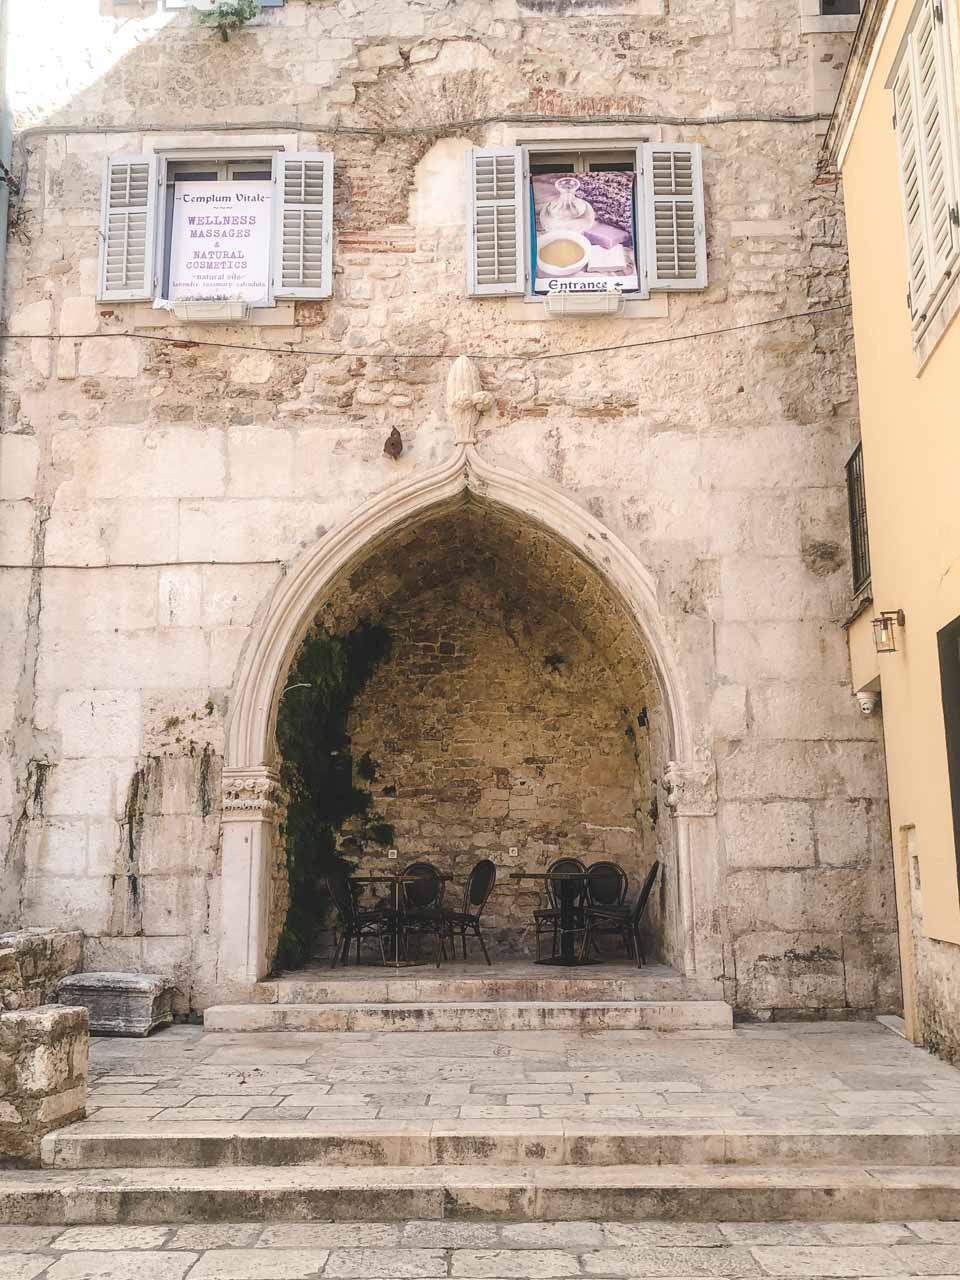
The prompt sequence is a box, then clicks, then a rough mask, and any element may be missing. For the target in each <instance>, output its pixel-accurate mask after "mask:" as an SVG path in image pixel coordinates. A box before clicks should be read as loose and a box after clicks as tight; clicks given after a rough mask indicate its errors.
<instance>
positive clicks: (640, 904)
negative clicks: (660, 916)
mask: <svg viewBox="0 0 960 1280" xmlns="http://www.w3.org/2000/svg"><path fill="white" fill-rule="evenodd" d="M659 870H660V863H659V862H655V863H654V864H653V866H652V867H651V868H650V870H649V871H648V872H647V878H646V879H645V880H644V882H643V887H642V888H641V890H640V892H639V894H638V895H637V900H636V902H635V903H634V904H633V906H632V907H628V908H625V909H621V910H616V909H613V910H611V909H610V908H608V907H595V906H588V907H587V908H586V910H585V911H584V924H585V928H586V932H585V933H584V936H583V951H582V953H581V954H582V955H586V953H587V948H588V947H589V946H590V945H591V944H592V945H593V946H594V947H596V946H597V935H598V934H614V935H616V936H618V937H620V938H622V939H623V943H624V946H625V947H626V948H627V954H628V955H630V954H633V956H634V957H635V958H636V961H637V968H638V969H639V968H640V966H641V965H642V964H643V950H642V948H641V946H640V923H641V921H642V920H643V914H644V912H645V911H646V909H647V903H648V902H649V900H650V894H651V893H652V892H653V886H654V882H655V881H656V878H657V873H658V872H659ZM597 949H598V950H599V948H597Z"/></svg>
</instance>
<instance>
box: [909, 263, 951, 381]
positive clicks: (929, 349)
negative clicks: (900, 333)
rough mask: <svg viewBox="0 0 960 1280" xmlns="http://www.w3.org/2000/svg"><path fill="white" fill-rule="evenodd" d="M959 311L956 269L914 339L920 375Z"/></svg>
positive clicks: (914, 351)
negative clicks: (930, 314)
mask: <svg viewBox="0 0 960 1280" xmlns="http://www.w3.org/2000/svg"><path fill="white" fill-rule="evenodd" d="M955 271H956V269H955ZM958 311H960V271H956V273H955V275H954V278H953V280H952V281H951V282H950V286H949V288H948V289H947V291H946V293H945V294H944V295H943V298H942V299H941V300H940V302H939V303H938V305H937V307H936V309H935V310H934V312H933V315H932V316H931V317H930V319H929V320H928V321H927V323H926V327H925V328H924V330H923V332H922V333H921V334H920V336H919V337H918V338H916V339H915V340H914V344H913V354H914V358H915V360H916V366H917V368H916V371H917V376H918V377H919V376H920V374H921V373H922V371H923V368H924V366H925V365H926V363H927V361H928V360H929V359H930V357H931V356H932V355H933V353H934V351H935V350H936V348H937V347H938V346H939V344H940V339H941V338H942V337H943V335H944V334H945V333H946V331H947V329H948V328H949V327H950V322H951V321H952V320H953V317H954V316H955V315H956V314H957V312H958Z"/></svg>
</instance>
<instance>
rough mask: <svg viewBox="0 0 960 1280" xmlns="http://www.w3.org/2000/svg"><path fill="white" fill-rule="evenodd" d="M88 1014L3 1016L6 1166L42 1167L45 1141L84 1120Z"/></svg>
mask: <svg viewBox="0 0 960 1280" xmlns="http://www.w3.org/2000/svg"><path fill="white" fill-rule="evenodd" d="M87 1046H88V1032H87V1011H86V1009H82V1008H62V1007H59V1006H57V1005H41V1006H40V1007H38V1008H35V1009H18V1010H9V1011H6V1012H2V1013H0V1164H2V1163H4V1162H7V1161H13V1162H14V1163H24V1164H36V1163H38V1162H39V1157H40V1140H41V1138H42V1137H43V1135H44V1134H45V1133H48V1132H49V1131H50V1130H51V1129H53V1128H56V1127H58V1126H59V1125H62V1124H68V1123H70V1122H71V1121H73V1120H79V1119H82V1117H83V1115H84V1112H85V1107H86V1096H87Z"/></svg>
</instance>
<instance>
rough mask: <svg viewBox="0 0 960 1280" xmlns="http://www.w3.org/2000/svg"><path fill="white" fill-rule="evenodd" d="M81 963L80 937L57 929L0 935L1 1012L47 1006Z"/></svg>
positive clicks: (80, 934)
mask: <svg viewBox="0 0 960 1280" xmlns="http://www.w3.org/2000/svg"><path fill="white" fill-rule="evenodd" d="M82 963H83V934H82V933H79V932H71V933H65V932H62V931H61V930H59V929H21V930H18V931H17V932H15V933H0V1009H35V1008H37V1007H38V1006H39V1005H42V1004H46V1003H47V1001H48V1000H49V999H50V997H51V996H52V995H53V993H54V988H55V987H56V985H57V983H58V982H59V981H60V979H61V978H65V977H66V976H67V975H68V974H71V973H77V972H78V970H79V969H80V967H81V965H82Z"/></svg>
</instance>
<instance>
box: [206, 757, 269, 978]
mask: <svg viewBox="0 0 960 1280" xmlns="http://www.w3.org/2000/svg"><path fill="white" fill-rule="evenodd" d="M279 799H280V788H279V781H278V777H277V773H276V771H275V770H274V769H270V768H267V766H266V765H260V766H256V767H253V768H246V769H224V771H223V859H222V888H221V896H220V914H221V927H220V958H219V965H218V981H219V982H220V983H237V982H258V981H259V980H260V979H261V978H262V977H264V975H265V974H266V971H267V964H268V955H267V950H268V938H269V928H270V903H271V899H272V892H271V890H272V885H271V876H272V867H273V844H274V833H275V825H276V817H277V806H278V802H279Z"/></svg>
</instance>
